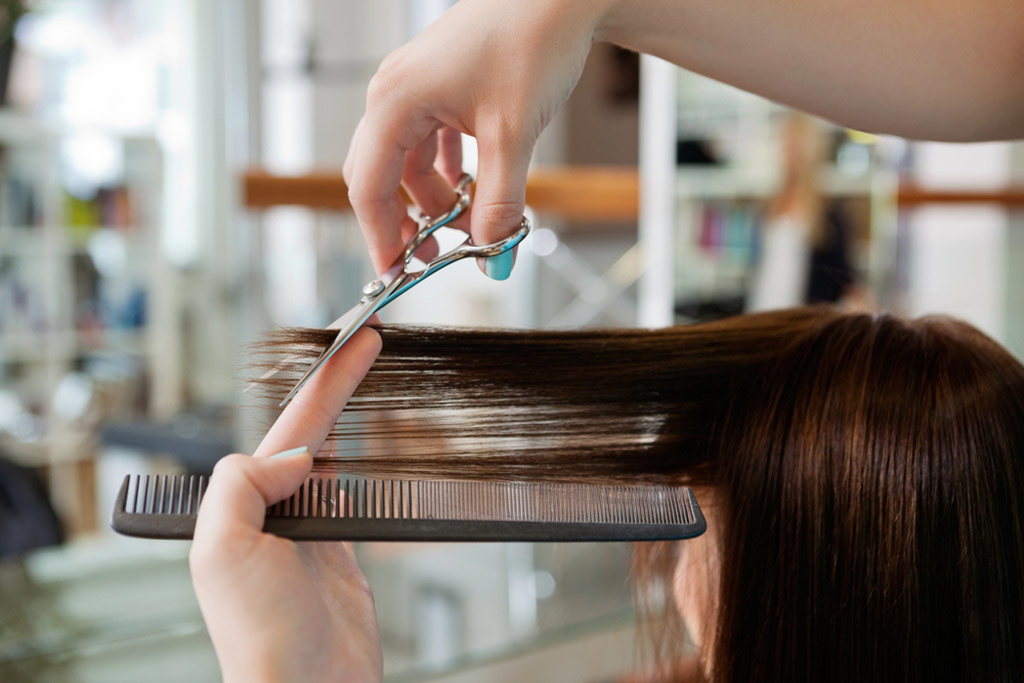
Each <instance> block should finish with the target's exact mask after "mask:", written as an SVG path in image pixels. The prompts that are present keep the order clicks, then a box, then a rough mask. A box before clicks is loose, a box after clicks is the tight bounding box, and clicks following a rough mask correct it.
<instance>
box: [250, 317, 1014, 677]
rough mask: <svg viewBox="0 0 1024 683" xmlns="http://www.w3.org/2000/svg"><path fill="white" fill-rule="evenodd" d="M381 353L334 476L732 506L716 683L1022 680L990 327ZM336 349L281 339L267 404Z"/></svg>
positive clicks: (1009, 478) (697, 333)
mask: <svg viewBox="0 0 1024 683" xmlns="http://www.w3.org/2000/svg"><path fill="white" fill-rule="evenodd" d="M381 333H382V335H383V338H384V350H383V352H382V354H381V356H380V358H379V360H378V361H377V363H376V364H375V366H374V368H373V369H372V370H371V372H370V373H369V374H368V375H367V378H366V380H365V381H364V382H363V384H362V385H361V387H360V389H359V391H358V392H357V395H356V397H355V398H354V399H353V402H352V404H351V407H350V410H349V411H348V413H347V414H346V416H345V418H344V419H343V420H341V421H340V422H339V424H338V426H337V429H336V430H335V434H334V438H335V439H336V440H335V442H334V444H333V446H332V447H333V448H334V449H335V452H333V453H331V454H330V456H329V457H322V458H318V460H317V467H318V468H319V469H322V470H336V469H354V470H358V471H360V472H364V473H367V474H379V475H387V476H414V477H437V476H444V477H458V478H490V479H494V478H526V479H531V480H536V479H554V480H572V481H577V482H580V481H590V482H608V481H612V482H620V483H626V482H628V483H636V482H649V483H673V484H682V483H685V484H691V485H697V486H708V487H712V488H713V489H714V491H715V498H716V500H717V501H718V502H719V503H720V510H721V513H722V514H720V515H717V516H716V518H715V519H716V521H717V523H718V528H717V529H716V532H717V533H716V535H715V536H716V538H717V542H718V544H719V548H718V555H719V564H720V573H719V576H718V595H717V600H716V601H715V604H716V605H717V614H715V615H710V616H709V619H708V623H709V624H710V625H711V626H712V627H713V629H714V630H713V632H712V633H709V634H706V638H705V642H713V647H712V648H711V650H710V651H711V652H712V653H713V655H712V657H713V661H710V662H707V664H708V668H709V670H710V671H711V672H712V676H713V679H714V680H716V681H732V682H739V681H755V680H757V681H863V680H901V681H916V680H920V681H945V680H948V681H964V680H978V681H994V680H1006V681H1008V680H1012V679H1014V678H1015V677H1017V676H1019V675H1020V673H1019V672H1021V671H1024V532H1022V524H1024V498H1022V493H1024V367H1022V366H1021V364H1020V363H1019V362H1018V361H1017V360H1015V359H1014V358H1013V357H1012V356H1011V355H1010V354H1009V353H1007V352H1006V351H1005V350H1004V349H1002V348H1001V347H1000V346H999V345H998V344H996V343H995V342H993V341H992V340H991V339H989V338H988V337H986V336H985V335H983V334H982V333H980V332H978V331H977V330H975V329H974V328H972V327H970V326H969V325H967V324H965V323H962V322H958V321H955V320H951V319H947V318H925V319H921V320H916V321H905V320H901V319H898V318H895V317H891V316H871V315H863V314H848V313H842V312H839V311H835V310H832V309H826V308H807V309H793V310H788V311H778V312H772V313H765V314H759V315H750V316H740V317H737V318H733V319H729V320H725V321H721V322H716V323H711V324H706V325H697V326H689V327H674V328H670V329H664V330H608V331H573V332H517V331H486V330H432V329H431V330H426V329H410V328H391V327H384V328H382V329H381ZM331 337H332V334H331V333H330V332H325V331H321V330H294V331H284V332H282V333H280V334H279V335H278V336H277V337H276V338H275V343H274V344H272V345H271V346H270V347H269V349H270V351H271V352H272V353H273V354H275V358H279V357H280V355H281V353H282V349H287V351H286V352H285V353H291V354H297V355H298V357H299V358H300V359H301V360H299V361H297V362H294V363H292V364H290V365H288V367H286V368H285V371H283V372H279V373H278V374H276V375H274V376H273V377H271V378H269V379H268V380H266V383H265V386H266V388H267V389H268V397H269V398H270V399H271V400H275V399H279V398H280V396H281V395H282V394H283V392H284V391H286V390H287V389H288V388H289V387H290V385H291V382H293V381H294V379H295V376H296V374H297V373H298V372H300V371H301V370H302V369H303V367H304V365H306V364H308V362H309V361H310V360H311V358H312V357H315V355H317V354H318V353H319V351H320V350H321V349H322V348H324V346H325V345H326V344H327V343H329V342H330V340H331ZM670 550H671V549H670V548H665V547H664V546H653V547H647V548H644V549H643V550H642V551H640V552H639V553H638V555H639V556H640V557H641V558H642V560H643V561H642V562H641V564H640V576H641V579H643V580H645V581H646V582H647V583H648V585H655V586H660V587H662V588H664V589H666V590H669V589H670V588H671V575H670V574H668V572H670V571H671V565H672V557H673V556H672V553H671V552H670ZM658 558H661V560H660V561H659V560H658Z"/></svg>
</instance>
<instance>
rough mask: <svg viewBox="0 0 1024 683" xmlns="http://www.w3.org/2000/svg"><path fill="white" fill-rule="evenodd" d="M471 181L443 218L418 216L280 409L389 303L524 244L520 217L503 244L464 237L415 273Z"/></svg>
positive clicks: (463, 182) (526, 225) (463, 202)
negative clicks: (445, 271)
mask: <svg viewBox="0 0 1024 683" xmlns="http://www.w3.org/2000/svg"><path fill="white" fill-rule="evenodd" d="M472 181H473V179H472V178H471V177H470V176H469V175H468V174H463V176H462V177H461V178H460V179H459V182H458V183H457V184H456V185H455V195H456V199H455V205H454V206H453V207H452V208H451V209H449V210H448V211H447V212H445V213H444V214H443V215H441V216H439V217H437V218H430V217H429V216H426V215H423V214H420V219H419V225H420V229H419V231H418V232H417V233H416V234H415V235H414V236H413V238H412V239H410V240H409V241H408V242H407V243H406V245H405V249H403V250H402V254H401V255H400V256H399V257H398V258H397V259H396V260H395V262H394V263H393V264H392V265H391V267H390V268H388V269H387V270H386V271H384V274H383V275H381V276H380V278H378V279H376V280H372V281H370V282H367V283H366V285H365V286H364V287H363V295H362V297H361V298H360V299H359V304H358V305H357V306H356V308H355V310H354V311H352V314H351V315H350V316H349V318H348V319H347V320H346V321H345V324H344V325H342V327H341V330H339V331H338V336H337V337H335V338H334V341H333V342H332V343H331V345H330V346H328V347H327V349H326V350H325V351H324V352H323V353H322V354H320V357H319V358H317V360H316V362H315V363H313V365H312V366H310V368H309V370H307V371H306V374H304V375H303V376H302V378H301V379H299V381H298V383H297V384H296V385H295V386H294V387H293V388H292V390H291V391H289V392H288V395H287V396H285V397H284V400H283V401H281V403H280V404H279V406H282V407H283V406H284V405H286V404H287V403H288V401H290V400H292V398H293V397H294V396H295V394H296V393H298V391H299V389H301V388H302V385H304V384H305V383H306V382H307V381H308V380H309V378H310V377H312V376H313V375H314V374H315V373H316V371H317V370H319V369H320V368H321V367H323V365H324V363H326V362H327V361H328V360H329V359H330V357H331V356H333V355H334V354H335V353H336V352H337V351H338V349H340V348H341V347H342V345H343V344H344V343H345V342H346V341H348V338H349V337H351V336H352V335H353V334H355V331H356V330H358V329H359V328H360V327H362V326H363V323H365V322H366V321H367V320H369V319H370V317H371V316H372V315H373V314H374V313H376V312H377V311H379V310H380V309H382V308H384V307H385V306H387V305H388V304H389V303H391V302H392V301H394V300H395V298H396V297H398V296H399V295H400V294H402V293H403V292H407V291H408V290H409V289H410V288H411V287H412V286H413V285H415V284H417V283H419V282H422V281H423V280H424V279H426V278H427V277H429V276H431V275H433V274H434V273H436V272H437V271H439V270H441V269H442V268H444V267H445V266H449V265H451V264H453V263H455V262H456V261H459V260H461V259H464V258H468V257H470V256H473V257H476V258H489V257H491V256H497V255H498V254H503V253H505V252H506V251H508V250H509V249H512V248H513V247H515V246H516V245H518V244H519V243H520V242H522V241H523V238H525V237H526V236H527V235H528V234H529V233H530V220H529V219H528V218H527V217H526V216H523V219H522V221H520V223H519V229H518V230H516V231H515V232H514V233H512V234H511V235H509V236H508V237H506V238H505V239H503V240H499V241H497V242H494V243H493V244H484V245H476V244H473V243H472V242H471V241H470V239H469V235H466V239H464V240H463V241H462V242H461V243H459V244H458V245H457V246H455V247H454V248H452V249H451V250H449V251H447V252H445V253H443V254H439V255H438V256H436V257H435V258H434V259H433V260H431V261H429V262H428V263H427V264H426V265H425V266H424V267H422V268H419V269H417V268H416V266H415V264H414V263H413V259H414V257H415V255H416V251H417V250H418V249H419V248H420V247H422V246H423V243H424V242H426V240H427V238H428V237H430V236H431V235H432V234H434V232H436V231H437V230H438V228H442V227H444V226H445V225H448V224H449V223H451V222H452V221H453V220H455V219H456V218H458V217H459V216H461V215H462V214H463V212H465V210H466V208H467V207H468V206H469V202H470V196H469V184H470V183H471V182H472Z"/></svg>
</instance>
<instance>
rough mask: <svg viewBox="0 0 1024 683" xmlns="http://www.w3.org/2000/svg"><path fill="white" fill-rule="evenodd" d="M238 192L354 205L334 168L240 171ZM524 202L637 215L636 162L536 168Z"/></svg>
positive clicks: (568, 211)
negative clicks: (291, 172) (289, 172)
mask: <svg viewBox="0 0 1024 683" xmlns="http://www.w3.org/2000/svg"><path fill="white" fill-rule="evenodd" d="M242 197H243V203H244V205H245V206H246V207H248V208H250V209H268V208H271V207H274V206H304V207H308V208H312V209H324V210H331V211H348V210H351V208H352V207H351V204H349V201H348V188H347V187H346V185H345V180H344V179H343V178H342V176H341V173H338V172H336V171H314V172H312V173H308V174H306V175H301V176H281V175H272V174H269V173H266V172H265V171H261V170H258V169H256V170H250V171H247V172H246V173H245V174H244V175H243V177H242ZM526 203H527V204H528V205H529V206H530V207H531V208H532V209H534V210H535V211H537V212H538V213H553V214H557V215H558V216H560V217H562V218H565V219H568V220H588V221H599V222H606V221H635V220H636V217H637V211H638V209H639V206H640V181H639V178H638V176H637V171H636V168H634V167H631V166H623V167H616V166H586V167H582V166H575V167H573V166H568V167H557V168H538V169H536V170H534V171H532V172H531V173H530V176H529V178H527V181H526Z"/></svg>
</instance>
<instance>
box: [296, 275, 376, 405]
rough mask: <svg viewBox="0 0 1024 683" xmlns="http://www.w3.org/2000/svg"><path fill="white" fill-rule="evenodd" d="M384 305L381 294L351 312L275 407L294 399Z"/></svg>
mask: <svg viewBox="0 0 1024 683" xmlns="http://www.w3.org/2000/svg"><path fill="white" fill-rule="evenodd" d="M385 291H386V290H385ZM385 303H387V302H386V301H385V300H384V296H383V292H382V293H381V295H380V296H377V297H374V298H372V299H368V300H364V301H362V302H361V303H360V304H359V306H357V307H356V308H355V310H353V311H352V315H351V316H350V317H349V318H348V320H346V321H345V324H344V325H342V326H341V329H340V330H339V331H338V336H336V337H335V338H334V341H333V342H331V345H330V346H328V347H327V349H326V350H325V351H324V352H323V353H321V354H320V357H319V358H317V359H316V362H314V363H313V365H311V366H310V367H309V369H308V370H306V373H305V374H304V375H303V376H302V377H301V378H300V379H299V381H298V383H297V384H296V385H295V386H294V387H292V390H291V391H289V392H288V395H287V396H285V397H284V399H283V400H282V401H281V402H280V403H278V404H277V406H278V407H279V408H283V407H284V406H285V405H287V404H288V402H289V401H291V400H292V398H294V397H295V394H297V393H298V392H299V389H301V388H302V385H304V384H305V383H306V382H307V381H308V380H309V378H310V377H312V376H313V375H314V374H316V371H317V370H319V369H320V368H321V367H323V365H324V363H326V362H327V361H329V360H330V359H331V356H333V355H334V354H335V353H337V352H338V349H340V348H341V347H342V346H343V345H344V344H345V342H347V341H348V339H349V337H351V336H352V335H353V334H355V333H356V330H358V329H359V328H360V327H362V326H363V323H365V322H366V321H367V320H369V319H370V317H371V316H372V315H373V314H374V313H376V312H377V311H378V310H380V309H381V307H382V306H383V305H384V304H385Z"/></svg>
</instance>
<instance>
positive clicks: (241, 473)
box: [194, 449, 313, 542]
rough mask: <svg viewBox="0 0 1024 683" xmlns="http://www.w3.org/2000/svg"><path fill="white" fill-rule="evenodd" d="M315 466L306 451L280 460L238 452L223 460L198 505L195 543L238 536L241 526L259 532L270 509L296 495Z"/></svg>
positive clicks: (284, 456)
mask: <svg viewBox="0 0 1024 683" xmlns="http://www.w3.org/2000/svg"><path fill="white" fill-rule="evenodd" d="M312 467H313V458H312V456H311V455H310V454H309V452H308V451H306V450H305V449H303V450H302V451H301V452H298V453H295V454H291V455H289V454H287V453H283V454H281V457H269V458H254V457H252V456H248V455H241V454H238V453H236V454H234V455H229V456H226V457H224V458H221V459H220V461H219V462H218V463H217V466H216V467H214V469H213V475H212V476H211V477H210V487H209V488H208V489H207V491H206V495H204V496H203V502H202V503H201V504H200V506H199V516H198V518H197V519H196V530H195V534H194V540H195V541H196V542H201V541H202V539H204V538H206V537H209V536H213V537H216V536H217V535H218V534H219V533H237V532H238V531H239V527H243V530H251V531H254V532H257V533H258V532H260V531H261V530H262V529H263V519H264V517H265V515H266V509H267V506H269V505H273V504H274V503H276V502H278V501H280V500H283V499H285V498H287V497H288V496H290V495H292V494H293V493H295V491H296V489H298V488H299V486H301V485H302V482H303V481H304V480H305V478H306V477H307V476H309V472H310V470H311V469H312Z"/></svg>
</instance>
